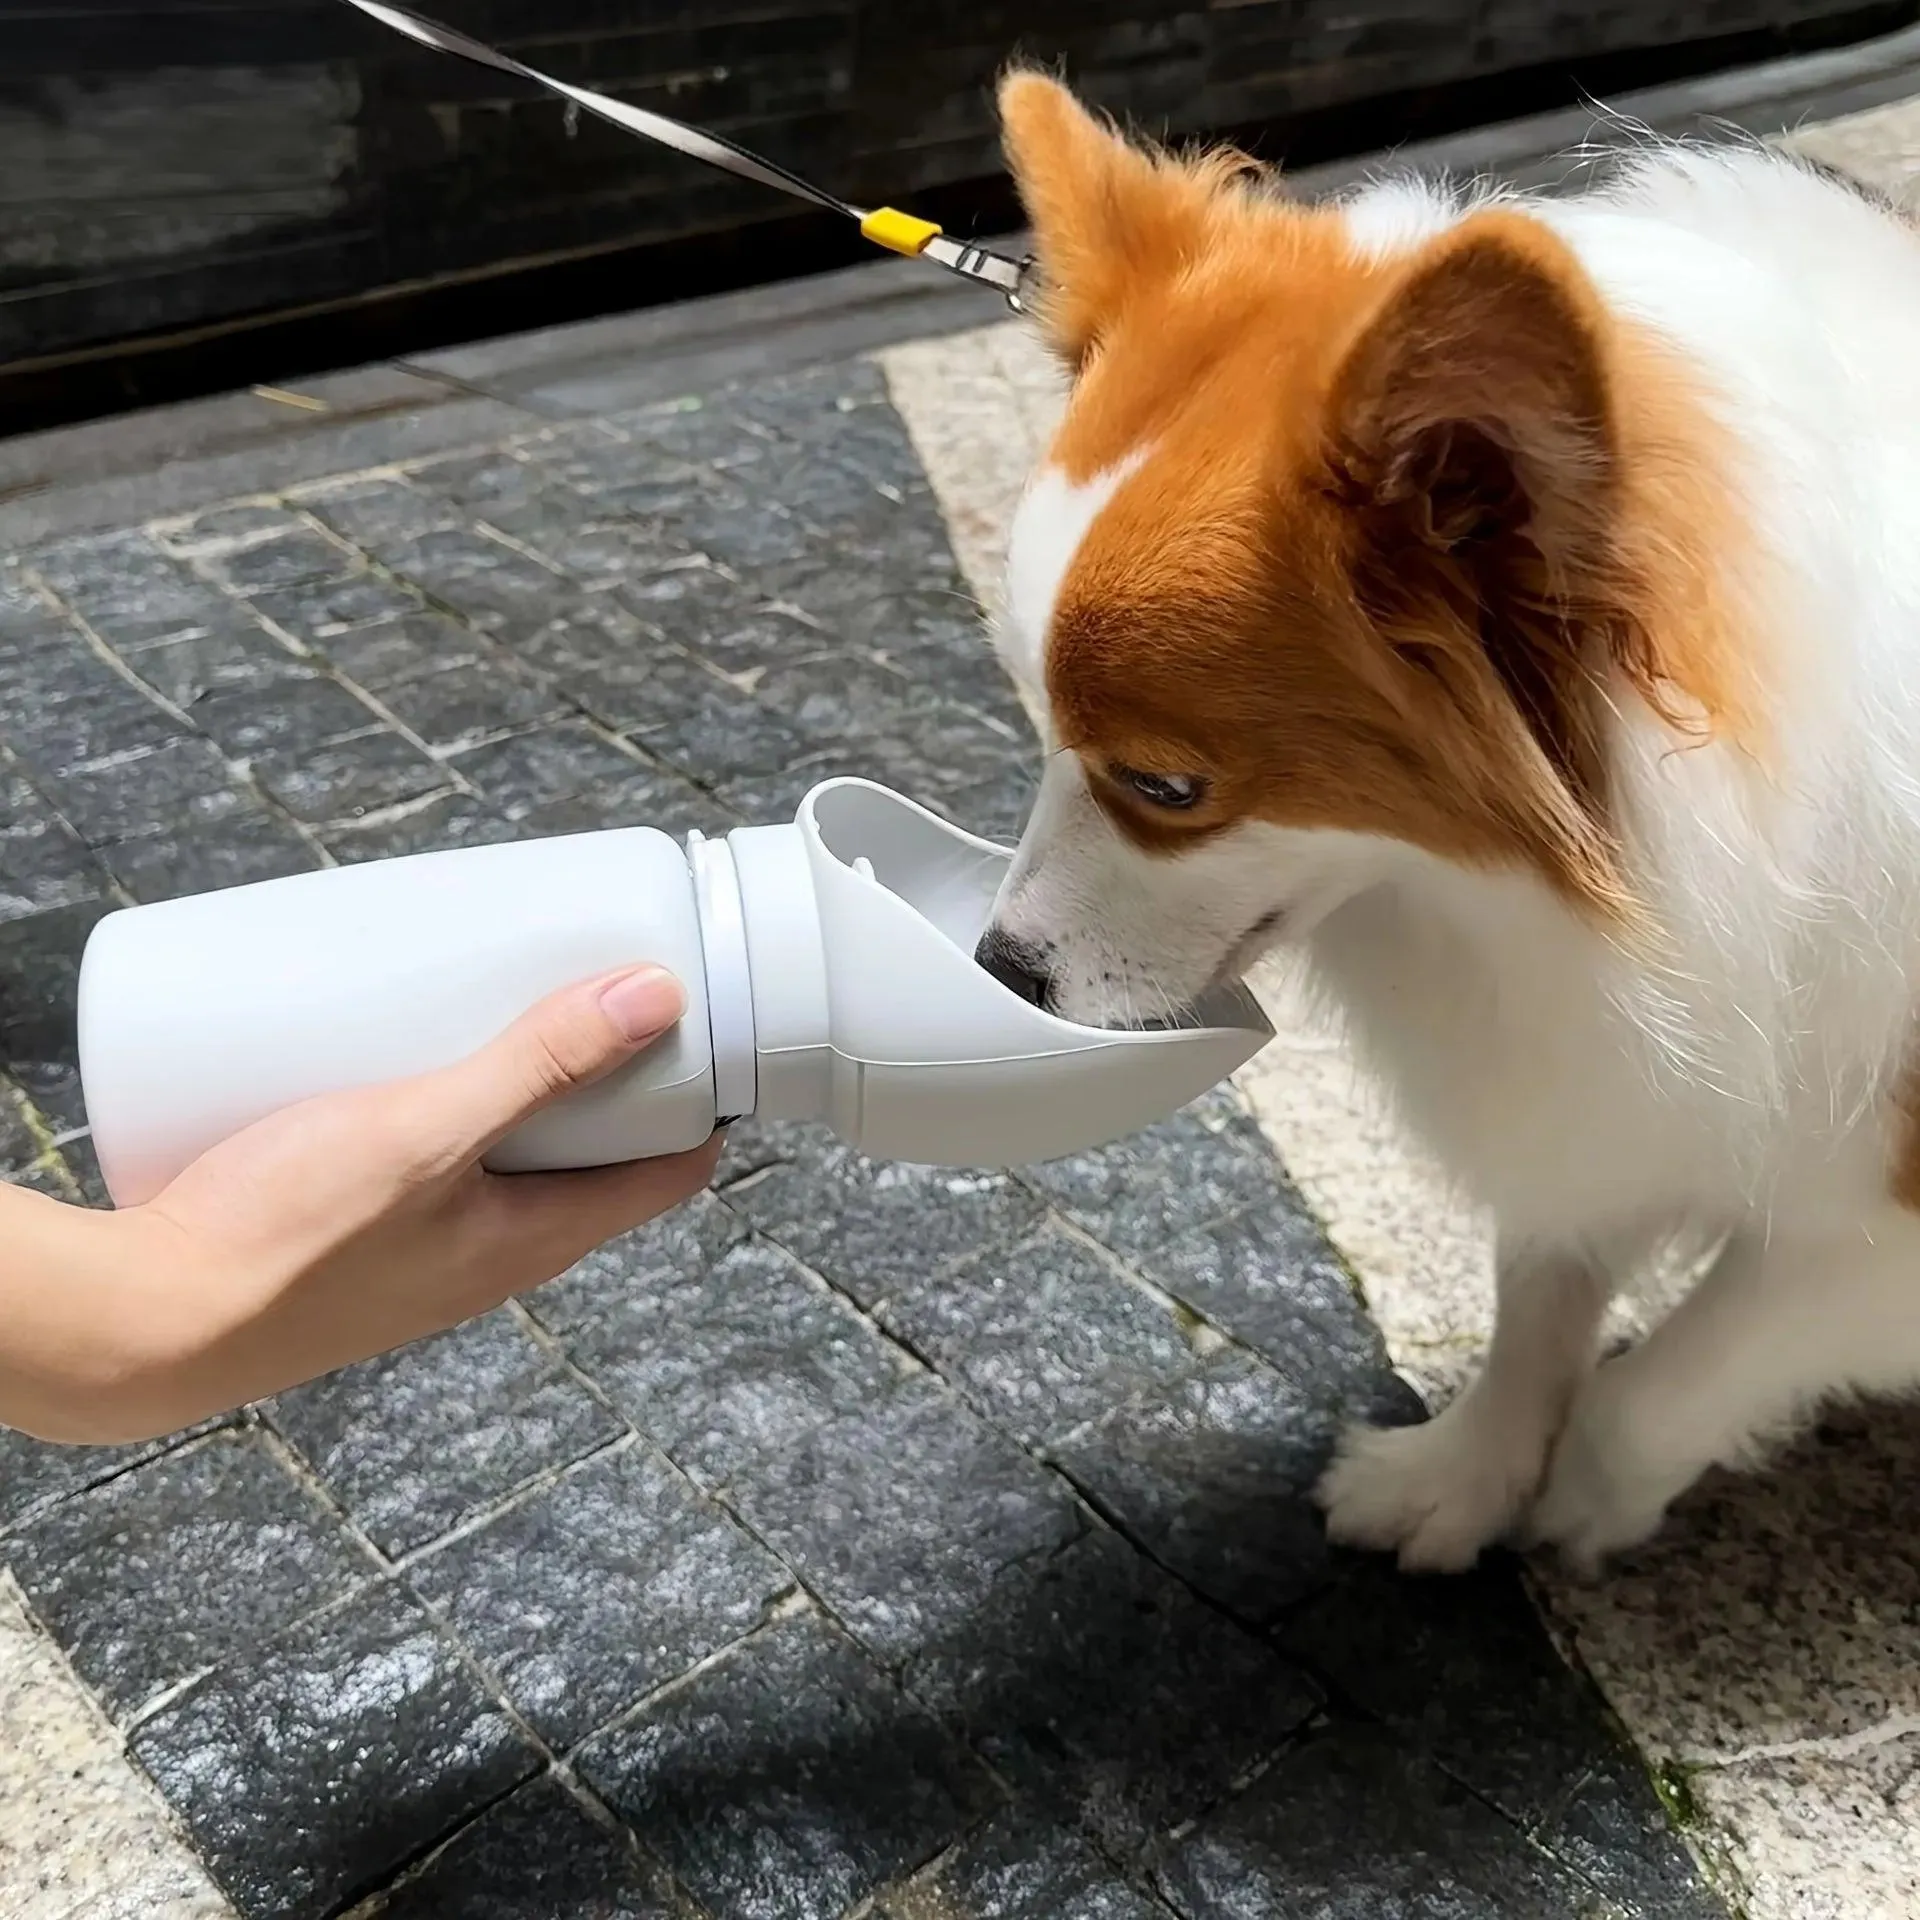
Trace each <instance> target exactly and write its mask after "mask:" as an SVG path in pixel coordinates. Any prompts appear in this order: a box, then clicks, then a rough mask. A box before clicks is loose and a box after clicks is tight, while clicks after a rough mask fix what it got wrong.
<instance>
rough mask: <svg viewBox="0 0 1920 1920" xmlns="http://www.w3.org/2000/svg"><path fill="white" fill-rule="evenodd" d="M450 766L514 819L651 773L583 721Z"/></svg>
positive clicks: (464, 756)
mask: <svg viewBox="0 0 1920 1920" xmlns="http://www.w3.org/2000/svg"><path fill="white" fill-rule="evenodd" d="M447 764H448V765H449V766H450V767H452V768H454V769H455V770H456V771H457V772H458V773H459V775H460V777H461V778H462V779H463V780H465V781H467V782H468V783H469V784H471V786H472V787H473V788H474V790H475V791H476V792H477V793H479V794H480V795H481V797H482V798H483V799H485V800H486V802H487V804H488V805H489V806H491V807H494V808H495V809H497V810H498V811H499V812H500V813H501V814H502V815H504V816H505V817H506V818H507V819H509V820H516V819H518V818H520V817H521V816H522V815H523V814H526V813H530V812H531V811H532V810H533V809H534V808H536V807H538V806H542V805H544V804H547V803H549V802H552V801H555V800H572V799H577V798H579V797H580V796H581V795H582V794H585V793H588V792H590V791H592V790H594V789H596V788H599V787H603V786H619V785H621V784H623V783H625V782H627V781H630V780H632V779H633V778H634V777H635V775H636V774H638V773H641V772H644V771H645V768H644V766H643V764H642V763H641V762H640V761H638V760H636V759H635V757H634V756H633V755H632V754H630V753H623V752H622V751H621V750H620V748H618V747H617V746H614V745H613V744H612V743H611V742H610V741H607V740H605V739H603V738H602V737H601V736H600V735H599V734H597V733H596V732H594V730H593V729H592V728H591V727H589V726H588V725H587V724H586V722H584V721H579V720H575V721H564V722H562V723H560V724H559V725H557V726H551V727H543V728H541V729H539V730H538V731H536V732H532V733H522V734H516V735H515V736H514V737H513V738H512V739H510V740H498V741H495V742H493V743H492V744H491V745H489V746H484V747H476V748H474V749H473V750H472V751H471V752H468V753H461V754H455V755H454V756H453V757H452V759H451V760H449V761H448V763H447Z"/></svg>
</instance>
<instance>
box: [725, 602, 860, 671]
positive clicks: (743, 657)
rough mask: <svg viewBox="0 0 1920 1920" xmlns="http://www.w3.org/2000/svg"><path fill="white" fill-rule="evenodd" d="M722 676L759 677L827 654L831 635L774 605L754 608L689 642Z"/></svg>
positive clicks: (831, 644)
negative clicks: (742, 616)
mask: <svg viewBox="0 0 1920 1920" xmlns="http://www.w3.org/2000/svg"><path fill="white" fill-rule="evenodd" d="M689 644H690V645H691V646H692V650H693V651H694V652H695V653H697V654H698V655H699V657H700V658H701V659H702V660H705V661H707V662H708V663H709V664H710V665H712V666H714V667H717V668H718V669H719V670H720V671H721V672H722V673H732V674H740V675H743V676H744V675H756V676H757V675H763V674H766V673H769V672H771V671H772V670H774V669H775V668H777V667H785V666H792V665H794V664H796V663H797V662H799V661H801V660H809V659H813V658H815V657H817V656H818V655H820V654H821V653H824V652H827V651H829V650H830V649H831V648H832V646H833V639H832V636H831V635H829V634H826V633H823V632H822V631H821V630H820V628H819V627H817V626H815V625H813V624H812V623H811V622H810V621H806V620H802V619H801V618H800V617H799V616H798V615H797V614H793V613H788V612H784V611H782V609H780V608H779V607H777V606H773V607H761V608H757V609H756V610H755V611H753V612H752V613H750V614H748V615H747V616H746V618H744V619H743V620H742V621H741V622H740V623H739V624H738V625H737V626H730V627H729V626H720V625H715V626H714V627H713V628H712V630H711V631H709V632H705V633H702V634H701V635H700V636H699V637H698V639H697V640H696V641H693V642H690V643H689Z"/></svg>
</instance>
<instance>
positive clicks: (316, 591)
mask: <svg viewBox="0 0 1920 1920" xmlns="http://www.w3.org/2000/svg"><path fill="white" fill-rule="evenodd" d="M252 606H253V609H254V611H255V612H256V613H259V614H261V615H263V616H264V617H265V618H267V619H268V620H271V621H272V622H273V624H274V625H275V626H276V627H279V628H280V629H281V630H282V631H283V632H286V633H290V634H291V635H292V636H293V637H294V638H295V639H296V640H300V641H303V642H305V644H307V645H308V646H324V645H325V644H326V642H327V640H328V639H329V638H331V637H333V636H335V635H337V634H339V633H340V632H341V631H342V630H343V629H351V628H354V627H364V626H370V625H371V624H373V623H374V622H375V621H379V620H404V619H408V618H410V617H412V616H415V615H418V614H420V613H421V612H423V611H424V607H423V603H422V601H421V598H420V596H419V595H418V594H417V593H415V592H414V591H413V590H412V589H411V588H409V587H406V586H402V585H399V584H397V583H396V582H394V581H391V580H387V579H384V578H383V577H382V576H381V575H379V574H377V573H356V574H352V575H349V576H348V577H347V578H345V579H339V580H310V581H306V582H304V583H302V584H301V585H299V586H292V587H283V588H281V589H279V590H278V591H277V592H272V593H255V594H254V595H253V597H252Z"/></svg>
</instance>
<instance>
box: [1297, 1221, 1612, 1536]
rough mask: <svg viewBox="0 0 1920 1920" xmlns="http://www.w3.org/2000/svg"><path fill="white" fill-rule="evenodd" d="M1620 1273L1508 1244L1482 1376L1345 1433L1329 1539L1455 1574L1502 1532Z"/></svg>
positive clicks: (1329, 1507) (1586, 1358) (1586, 1257)
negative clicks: (1401, 1422)
mask: <svg viewBox="0 0 1920 1920" xmlns="http://www.w3.org/2000/svg"><path fill="white" fill-rule="evenodd" d="M1615 1271H1616V1269H1615V1268H1614V1267H1613V1266H1612V1265H1611V1264H1610V1263H1609V1262H1607V1261H1606V1260H1604V1259H1603V1258H1601V1257H1599V1256H1597V1255H1595V1254H1592V1253H1589V1252H1585V1251H1579V1252H1558V1251H1556V1252H1544V1251H1536V1250H1533V1249H1529V1250H1527V1251H1526V1252H1525V1253H1517V1252H1516V1253H1513V1254H1506V1253H1503V1254H1502V1256H1501V1258H1500V1260H1499V1261H1498V1263H1497V1270H1496V1282H1497V1289H1498V1307H1497V1315H1496V1319H1495V1322H1494V1330H1493V1344H1492V1346H1491V1348H1490V1349H1489V1350H1488V1353H1487V1360H1486V1364H1485V1366H1484V1367H1483V1368H1482V1370H1481V1372H1480V1376H1479V1378H1478V1379H1476V1380H1475V1381H1474V1383H1473V1384H1472V1385H1471V1386H1470V1387H1468V1388H1467V1390H1466V1391H1465V1392H1464V1393H1463V1394H1461V1396H1460V1397H1459V1399H1457V1400H1455V1401H1454V1402H1453V1403H1452V1404H1451V1405H1450V1406H1448V1407H1446V1408H1444V1409H1443V1410H1442V1411H1441V1412H1440V1413H1439V1414H1437V1415H1436V1416H1435V1417H1434V1418H1433V1419H1432V1420H1429V1421H1428V1422H1427V1423H1426V1424H1425V1425H1424V1426H1418V1427H1394V1428H1376V1427H1355V1428H1353V1429H1351V1430H1350V1431H1349V1432H1348V1434H1347V1436H1346V1438H1345V1440H1344V1441H1343V1442H1342V1444H1341V1448H1340V1452H1339V1455H1338V1457H1337V1458H1336V1459H1335V1461H1334V1463H1333V1465H1332V1466H1331V1467H1330V1468H1329V1469H1328V1471H1327V1474H1326V1476H1325V1478H1324V1479H1323V1480H1322V1481H1321V1482H1320V1488H1319V1499H1320V1504H1321V1505H1322V1506H1323V1507H1325V1508H1326V1511H1327V1532H1328V1533H1329V1534H1330V1535H1331V1537H1332V1538H1333V1539H1335V1540H1337V1541H1340V1542H1341V1543H1342V1544H1344V1545H1347V1546H1356V1547H1378V1548H1384V1549H1391V1550H1394V1551H1396V1552H1398V1554H1399V1556H1400V1564H1401V1565H1402V1566H1403V1567H1405V1568H1407V1569H1408V1570H1409V1571H1421V1572H1446V1573H1450V1572H1457V1571H1458V1570H1459V1569H1461V1568H1463V1567H1469V1566H1471V1565H1472V1564H1473V1562H1474V1561H1475V1560H1476V1559H1477V1558H1478V1557H1479V1554H1480V1550H1481V1548H1483V1547H1485V1546H1489V1545H1491V1544H1492V1543H1493V1542H1494V1541H1495V1540H1498V1539H1500V1538H1501V1537H1502V1535H1504V1534H1505V1533H1507V1532H1508V1531H1509V1530H1510V1529H1511V1528H1512V1526H1513V1525H1514V1523H1515V1521H1517V1520H1518V1519H1519V1518H1520V1516H1521V1514H1522V1513H1523V1512H1524V1511H1525V1509H1526V1506H1527V1503H1528V1502H1529V1501H1530V1500H1532V1498H1533V1496H1534V1494H1535V1493H1536V1492H1537V1491H1538V1489H1539V1486H1540V1480H1541V1476H1542V1475H1543V1474H1544V1473H1545V1471H1546V1465H1547V1456H1548V1453H1549V1450H1550V1449H1551V1448H1552V1446H1553V1440H1554V1436H1555V1434H1556V1433H1557V1432H1558V1431H1559V1429H1560V1423H1561V1421H1562V1420H1563V1419H1564V1418H1565V1417H1566V1412H1567V1408H1568V1405H1569V1403H1570V1402H1571V1401H1572V1400H1573V1398H1574V1395H1575V1392H1576V1390H1577V1389H1578V1387H1579V1385H1580V1383H1581V1380H1582V1379H1583V1377H1584V1376H1585V1375H1586V1374H1587V1373H1588V1372H1589V1371H1590V1369H1591V1368H1592V1366H1593V1361H1594V1351H1595V1343H1596V1338H1597V1334H1598V1329H1599V1324H1600V1316H1601V1315H1602V1314H1603V1313H1604V1312H1605V1311H1606V1305H1607V1301H1608V1298H1609V1297H1610V1295H1611V1293H1612V1291H1613V1283H1614V1273H1615Z"/></svg>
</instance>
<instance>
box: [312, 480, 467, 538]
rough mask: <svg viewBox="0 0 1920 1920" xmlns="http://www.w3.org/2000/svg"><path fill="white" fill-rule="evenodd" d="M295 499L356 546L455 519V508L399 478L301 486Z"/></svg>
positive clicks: (450, 523)
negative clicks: (314, 486)
mask: <svg viewBox="0 0 1920 1920" xmlns="http://www.w3.org/2000/svg"><path fill="white" fill-rule="evenodd" d="M299 499H300V504H301V506H302V507H304V508H305V509H306V510H307V512H309V513H310V514H312V515H313V517H314V518H315V519H316V520H319V521H321V522H322V523H323V524H324V525H326V526H328V527H331V528H332V529H333V531H334V532H336V533H339V534H344V535H345V536H346V538H347V539H349V540H351V541H353V542H354V544H355V545H356V546H367V545H370V544H371V543H373V542H375V541H379V542H385V543H392V542H395V541H401V540H408V539H412V538H414V537H416V536H417V535H419V534H423V533H429V532H432V531H433V530H434V529H435V528H438V527H450V526H453V525H455V524H456V523H457V521H458V518H459V516H458V514H457V513H456V512H455V510H454V509H453V508H452V507H451V506H450V505H449V504H448V502H447V501H446V500H444V499H442V498H439V497H437V496H434V495H432V494H427V493H423V492H421V491H420V489H419V488H417V487H412V486H409V485H408V484H407V482H406V481H404V480H399V479H380V480H355V481H350V482H348V483H347V484H346V485H344V486H340V485H330V486H322V487H317V488H308V489H303V490H302V491H301V493H300V496H299Z"/></svg>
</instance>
